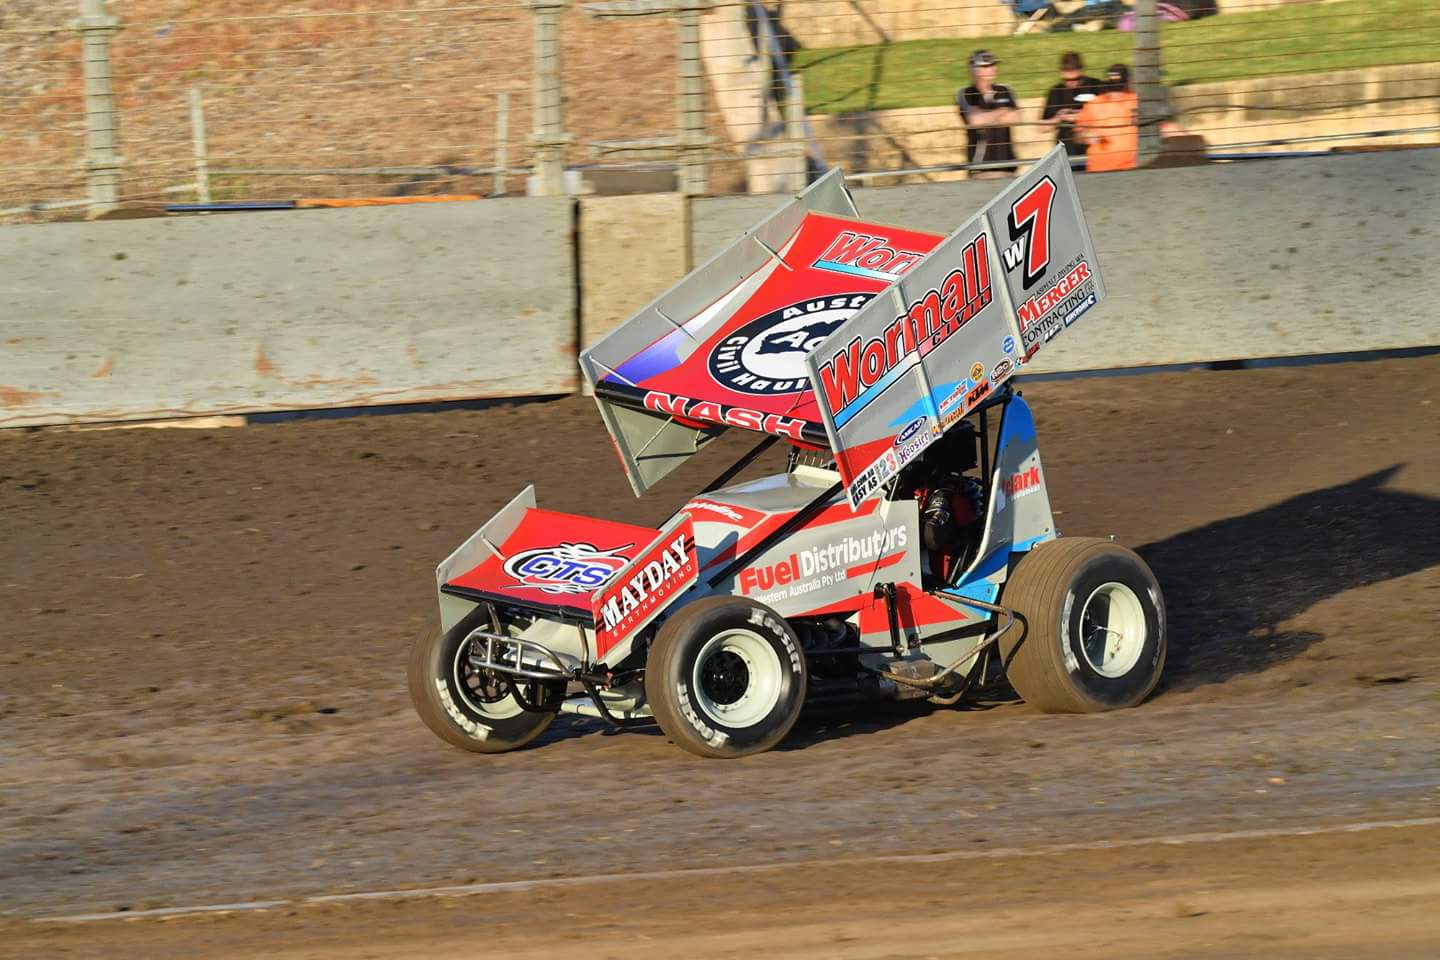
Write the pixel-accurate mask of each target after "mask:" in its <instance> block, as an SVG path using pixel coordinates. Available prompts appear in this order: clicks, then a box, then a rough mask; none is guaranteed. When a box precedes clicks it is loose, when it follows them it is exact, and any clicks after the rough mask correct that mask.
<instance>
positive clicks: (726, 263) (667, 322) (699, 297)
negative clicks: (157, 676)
mask: <svg viewBox="0 0 1440 960" xmlns="http://www.w3.org/2000/svg"><path fill="white" fill-rule="evenodd" d="M811 211H816V212H820V213H832V214H839V215H841V216H854V215H855V204H854V201H852V200H851V199H850V194H849V192H848V191H847V190H846V189H845V180H844V177H843V176H841V174H840V171H838V170H835V171H832V172H831V173H829V174H827V175H826V176H824V177H821V178H820V179H819V180H817V181H816V182H815V183H813V184H811V185H810V187H809V188H808V189H806V190H805V191H804V192H803V193H801V194H799V195H798V196H796V197H795V198H793V199H792V200H790V202H788V203H786V204H785V205H784V206H782V207H781V208H780V209H779V210H776V211H775V212H774V213H772V214H771V215H770V216H769V217H767V218H765V219H764V220H762V221H761V222H760V223H759V224H757V225H756V226H755V227H753V228H752V229H750V230H748V231H746V232H745V233H744V234H743V235H741V236H740V237H739V238H737V239H736V240H735V241H734V242H733V243H731V244H730V245H729V246H728V247H726V248H725V249H723V250H721V251H720V252H719V253H716V254H715V255H714V256H712V257H711V258H710V259H709V260H707V261H705V263H703V264H701V265H700V266H699V267H697V268H696V269H694V270H692V271H690V273H689V274H687V275H686V276H685V277H684V278H683V279H682V280H680V281H679V282H678V283H676V284H675V285H674V286H672V287H671V288H670V289H669V290H666V291H665V292H664V293H662V294H660V296H658V297H656V298H655V299H654V300H652V301H651V302H650V303H648V304H646V305H645V307H643V308H642V309H641V310H640V311H639V312H638V313H636V314H635V315H634V316H632V317H631V318H630V319H629V320H627V321H625V322H624V323H623V324H621V325H620V326H618V327H616V328H615V329H614V330H612V331H611V332H610V333H609V334H607V335H606V336H605V337H604V338H602V339H601V340H600V341H599V342H598V343H596V344H595V345H594V346H592V347H590V348H589V349H587V350H585V351H583V352H581V354H580V370H581V373H582V374H583V375H584V377H585V381H586V383H587V384H589V386H590V389H591V390H592V391H594V393H595V402H596V403H597V405H598V406H599V407H600V416H601V418H602V419H603V420H604V421H605V426H606V427H607V428H608V429H609V431H610V436H611V439H612V440H613V441H614V443H615V451H616V453H617V454H619V456H620V462H621V463H622V464H623V465H624V467H625V473H626V476H627V477H628V478H629V480H630V486H631V488H632V489H633V490H634V491H635V494H636V495H637V496H639V495H640V494H643V493H644V492H645V491H646V490H648V489H649V488H650V487H651V486H653V485H654V484H655V483H656V482H657V481H659V480H660V479H661V478H663V477H664V476H665V475H666V474H668V473H669V472H670V471H671V470H673V469H675V468H676V467H678V466H679V465H680V464H681V463H683V462H684V461H685V459H686V458H687V457H688V456H690V455H692V454H694V453H695V452H696V451H698V450H699V449H700V447H701V446H703V445H704V444H705V443H706V442H707V441H708V440H710V439H713V438H714V436H715V435H716V434H717V433H718V432H719V428H716V429H711V430H707V429H705V428H703V427H699V426H695V425H694V423H693V421H691V422H688V423H682V422H676V421H675V420H674V419H672V418H671V417H670V416H669V415H667V414H664V413H662V412H653V413H649V414H646V413H645V412H643V409H644V408H643V405H637V404H635V403H629V404H625V403H624V400H625V399H626V398H627V397H633V396H635V395H638V396H639V397H640V398H641V401H642V404H643V397H644V396H645V394H646V393H648V392H649V391H647V390H646V389H645V388H644V387H642V386H640V384H639V383H636V382H634V381H635V380H636V379H637V377H636V376H635V369H634V366H633V365H632V366H631V371H630V375H629V376H627V375H626V374H625V373H622V372H621V368H622V367H625V366H626V365H627V364H628V363H629V361H630V360H631V359H632V358H636V357H639V356H640V355H642V354H644V353H646V352H647V349H648V348H652V347H653V346H654V345H656V344H661V343H663V342H664V341H665V339H666V338H667V337H670V336H672V335H675V344H674V354H673V356H674V359H673V360H672V363H676V362H683V361H684V360H686V359H688V358H689V357H690V355H691V354H693V353H694V351H695V350H696V349H697V348H698V347H699V342H697V341H700V340H703V337H701V336H700V335H699V334H698V333H696V330H698V329H700V328H703V327H706V326H708V325H709V324H710V322H712V321H713V320H714V319H715V318H716V317H718V316H720V315H722V314H723V313H724V312H726V311H727V310H729V311H731V312H733V309H734V307H735V306H737V305H738V304H739V303H743V302H744V298H745V295H746V294H747V293H748V292H753V290H754V289H755V288H756V287H758V286H759V284H760V283H761V282H762V281H763V280H764V277H765V274H764V273H763V271H765V270H766V267H767V264H768V265H772V268H773V262H774V258H773V256H772V254H771V251H774V250H777V249H779V248H780V247H782V246H783V245H784V244H785V242H786V240H788V239H789V238H790V237H791V236H792V235H793V234H794V233H795V231H796V230H798V229H799V228H800V225H801V223H803V222H804V220H805V217H806V215H807V214H808V213H810V212H811ZM682 327H685V328H687V329H688V330H689V331H690V334H689V335H687V334H686V333H685V332H684V331H682V329H681V328H682ZM652 355H653V353H652ZM641 379H643V377H642V378H641ZM606 381H608V386H609V387H611V388H616V389H612V390H611V391H610V395H609V396H607V395H606V390H605V389H604V388H603V387H602V386H601V385H602V383H603V382H606ZM627 388H628V389H627ZM616 394H620V396H617V395H616ZM695 399H704V398H695ZM622 404H624V405H625V406H628V407H630V410H629V414H630V415H622V414H621V413H619V410H618V408H619V407H620V406H621V405H622ZM637 407H638V409H639V410H640V411H642V412H640V413H639V414H638V415H635V414H636V409H637ZM652 453H653V455H651V456H649V457H648V458H646V457H645V455H646V454H652ZM642 458H644V459H642Z"/></svg>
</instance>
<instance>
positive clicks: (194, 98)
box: [190, 87, 210, 203]
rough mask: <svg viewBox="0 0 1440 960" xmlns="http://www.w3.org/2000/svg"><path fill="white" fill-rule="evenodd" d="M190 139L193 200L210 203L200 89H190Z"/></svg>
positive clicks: (208, 169)
mask: <svg viewBox="0 0 1440 960" xmlns="http://www.w3.org/2000/svg"><path fill="white" fill-rule="evenodd" d="M190 138H191V140H192V141H194V147H195V150H194V152H195V199H196V200H197V201H199V202H200V203H209V202H210V157H209V154H208V153H207V152H206V149H205V102H204V100H202V99H201V96H200V88H199V87H191V88H190Z"/></svg>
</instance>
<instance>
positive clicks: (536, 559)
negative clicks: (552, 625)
mask: <svg viewBox="0 0 1440 960" xmlns="http://www.w3.org/2000/svg"><path fill="white" fill-rule="evenodd" d="M632 546H634V544H630V543H627V544H626V545H625V546H623V547H615V548H614V549H611V550H601V549H600V548H598V547H596V546H595V545H594V544H592V543H561V544H557V545H556V546H553V547H535V548H533V549H530V550H522V551H521V552H519V553H516V554H513V555H511V556H510V557H509V558H507V559H506V561H505V572H506V573H507V574H509V575H510V576H511V577H513V578H514V579H515V582H516V585H517V587H533V588H535V589H537V590H543V591H545V592H546V593H590V592H592V591H594V590H596V589H598V588H599V587H601V586H604V584H605V582H606V581H607V580H609V579H610V578H611V577H613V576H615V573H616V572H617V571H618V570H619V569H620V568H621V567H623V566H625V564H627V563H629V562H630V558H629V557H627V556H625V555H624V554H623V552H622V551H625V550H629V549H630V548H631V547H632Z"/></svg>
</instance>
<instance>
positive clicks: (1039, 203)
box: [1000, 177, 1056, 290]
mask: <svg viewBox="0 0 1440 960" xmlns="http://www.w3.org/2000/svg"><path fill="white" fill-rule="evenodd" d="M1055 192H1056V188H1055V181H1054V180H1051V179H1050V178H1049V177H1042V178H1041V179H1040V180H1039V181H1038V182H1037V183H1036V184H1035V186H1033V187H1031V188H1030V189H1029V190H1026V191H1025V195H1024V196H1022V197H1021V198H1020V199H1019V200H1016V201H1015V202H1014V203H1012V204H1011V205H1010V213H1009V215H1008V216H1007V217H1006V218H1005V219H1006V222H1007V223H1008V225H1009V227H1010V246H1008V247H1006V248H1005V249H1004V250H1002V251H1001V257H1000V259H1001V260H1002V261H1003V262H1004V264H1005V269H1006V270H1011V271H1013V270H1014V269H1015V268H1016V267H1019V266H1021V265H1023V266H1024V267H1025V271H1024V273H1023V274H1022V277H1023V284H1022V289H1025V290H1029V289H1030V288H1031V287H1033V286H1035V284H1036V282H1037V281H1039V280H1040V279H1041V278H1042V277H1043V276H1044V275H1045V268H1046V267H1048V266H1049V265H1050V212H1051V209H1052V208H1053V206H1054V203H1055Z"/></svg>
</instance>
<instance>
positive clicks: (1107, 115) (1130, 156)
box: [1075, 63, 1140, 173]
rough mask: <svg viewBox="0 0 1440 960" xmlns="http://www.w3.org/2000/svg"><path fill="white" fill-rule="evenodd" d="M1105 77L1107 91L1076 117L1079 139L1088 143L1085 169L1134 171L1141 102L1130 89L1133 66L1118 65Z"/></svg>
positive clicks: (1138, 148) (1099, 171) (1111, 68)
mask: <svg viewBox="0 0 1440 960" xmlns="http://www.w3.org/2000/svg"><path fill="white" fill-rule="evenodd" d="M1105 79H1106V84H1105V87H1104V90H1103V92H1102V93H1101V94H1100V95H1099V96H1098V97H1096V98H1095V99H1093V100H1091V101H1090V102H1089V103H1087V104H1085V106H1083V107H1081V108H1080V114H1079V116H1077V117H1076V118H1075V136H1076V139H1078V140H1079V141H1080V142H1081V143H1083V144H1085V157H1086V160H1085V169H1086V170H1088V171H1089V172H1090V173H1105V172H1107V171H1110V170H1134V169H1135V163H1136V158H1137V157H1138V156H1139V152H1140V125H1139V123H1140V121H1139V117H1138V111H1139V109H1140V101H1139V98H1138V97H1136V96H1135V94H1134V93H1133V92H1132V91H1131V90H1130V68H1129V67H1127V66H1125V64H1123V63H1117V64H1114V65H1112V66H1111V67H1110V69H1109V70H1107V71H1105Z"/></svg>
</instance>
